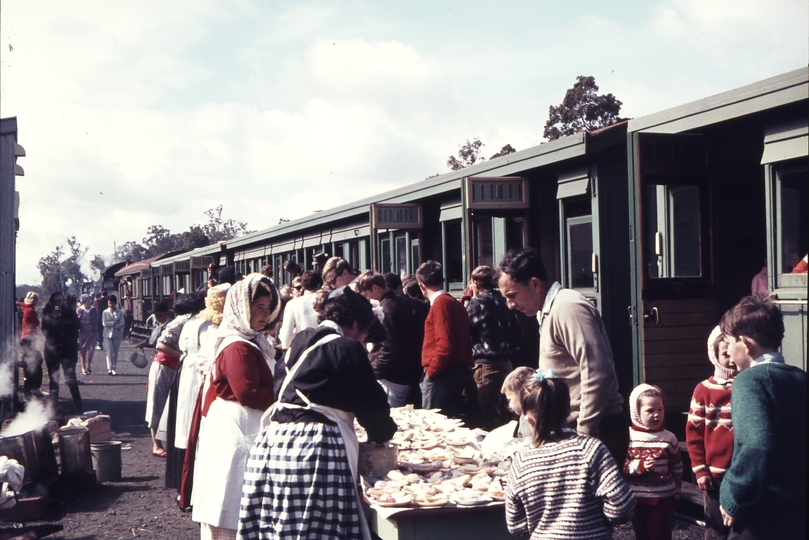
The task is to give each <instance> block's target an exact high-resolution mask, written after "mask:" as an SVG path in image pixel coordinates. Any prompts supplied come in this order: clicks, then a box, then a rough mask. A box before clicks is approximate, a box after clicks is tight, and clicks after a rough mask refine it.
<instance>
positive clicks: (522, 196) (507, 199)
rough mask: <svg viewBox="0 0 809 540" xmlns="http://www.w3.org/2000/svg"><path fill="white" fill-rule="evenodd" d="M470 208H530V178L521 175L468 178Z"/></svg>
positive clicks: (467, 190) (468, 202)
mask: <svg viewBox="0 0 809 540" xmlns="http://www.w3.org/2000/svg"><path fill="white" fill-rule="evenodd" d="M466 193H467V199H468V200H467V206H468V207H469V208H470V209H484V208H528V202H529V201H528V180H527V179H526V178H521V177H519V176H497V177H482V176H479V177H469V178H466Z"/></svg>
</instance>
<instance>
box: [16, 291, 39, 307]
mask: <svg viewBox="0 0 809 540" xmlns="http://www.w3.org/2000/svg"><path fill="white" fill-rule="evenodd" d="M17 298H19V297H17ZM23 302H24V303H25V305H27V306H31V305H33V304H36V303H37V302H39V295H38V294H37V293H35V292H34V291H28V294H26V295H25V300H23Z"/></svg>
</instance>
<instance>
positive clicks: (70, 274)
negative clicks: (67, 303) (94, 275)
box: [62, 236, 89, 297]
mask: <svg viewBox="0 0 809 540" xmlns="http://www.w3.org/2000/svg"><path fill="white" fill-rule="evenodd" d="M66 241H67V247H68V249H69V250H70V251H69V254H68V256H67V259H65V260H64V262H63V263H62V268H63V269H64V274H65V276H67V280H68V281H69V285H70V292H72V293H73V294H75V295H76V297H79V296H81V293H82V285H83V284H84V282H85V281H87V276H85V275H84V273H83V272H82V271H81V261H82V259H83V258H84V256H85V255H86V254H87V251H89V248H83V247H81V244H79V241H78V240H76V237H75V236H71V237H70V238H66Z"/></svg>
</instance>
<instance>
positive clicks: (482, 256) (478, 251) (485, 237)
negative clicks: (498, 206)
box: [475, 217, 494, 266]
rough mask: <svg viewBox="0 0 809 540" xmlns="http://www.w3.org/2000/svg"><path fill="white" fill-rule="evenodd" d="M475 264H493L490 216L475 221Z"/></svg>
mask: <svg viewBox="0 0 809 540" xmlns="http://www.w3.org/2000/svg"><path fill="white" fill-rule="evenodd" d="M475 255H476V259H477V260H476V262H475V265H476V266H479V265H484V264H485V265H486V266H494V243H493V240H492V218H491V217H487V218H483V219H478V220H476V221H475Z"/></svg>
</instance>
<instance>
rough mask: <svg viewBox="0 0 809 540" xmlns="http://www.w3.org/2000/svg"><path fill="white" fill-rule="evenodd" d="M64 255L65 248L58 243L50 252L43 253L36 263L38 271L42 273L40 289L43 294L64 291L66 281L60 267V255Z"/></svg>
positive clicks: (65, 289)
mask: <svg viewBox="0 0 809 540" xmlns="http://www.w3.org/2000/svg"><path fill="white" fill-rule="evenodd" d="M64 255H65V248H64V246H63V245H61V244H59V245H58V246H56V249H54V250H53V251H52V252H51V253H49V254H48V255H45V256H44V257H42V258H41V259H39V262H38V263H37V268H39V273H40V274H41V275H42V290H43V291H45V294H50V293H52V292H56V291H60V292H66V291H67V287H66V286H65V281H67V278H66V276H65V275H64V272H63V269H62V257H64Z"/></svg>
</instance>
